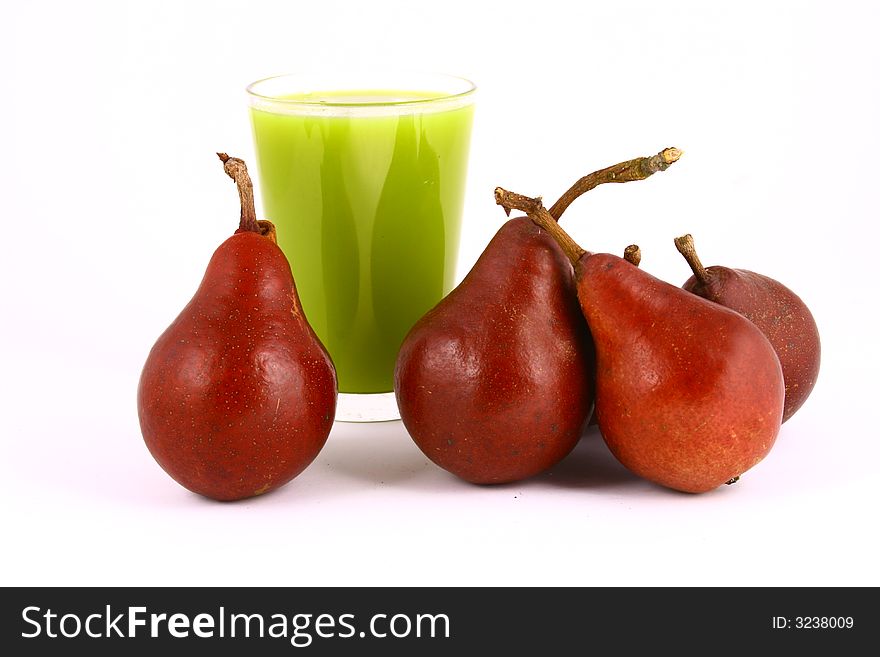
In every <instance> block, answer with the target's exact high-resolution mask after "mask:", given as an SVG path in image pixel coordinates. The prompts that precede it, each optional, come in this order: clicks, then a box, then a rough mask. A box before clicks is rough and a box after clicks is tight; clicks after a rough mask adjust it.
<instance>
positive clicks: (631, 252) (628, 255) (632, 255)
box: [623, 244, 642, 267]
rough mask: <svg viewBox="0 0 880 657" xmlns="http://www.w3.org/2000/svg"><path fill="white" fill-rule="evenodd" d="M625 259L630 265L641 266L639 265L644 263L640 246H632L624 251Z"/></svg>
mask: <svg viewBox="0 0 880 657" xmlns="http://www.w3.org/2000/svg"><path fill="white" fill-rule="evenodd" d="M623 259H624V260H626V261H627V262H628V263H630V264H632V265H635V266H636V267H638V266H639V263H640V262H641V261H642V250H641V249H640V248H639V245H638V244H630V245H629V246H628V247H626V248H625V249H624V250H623Z"/></svg>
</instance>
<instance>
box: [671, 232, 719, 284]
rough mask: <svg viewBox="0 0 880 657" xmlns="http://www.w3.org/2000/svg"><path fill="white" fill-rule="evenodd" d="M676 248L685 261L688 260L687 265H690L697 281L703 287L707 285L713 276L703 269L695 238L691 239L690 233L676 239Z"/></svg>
mask: <svg viewBox="0 0 880 657" xmlns="http://www.w3.org/2000/svg"><path fill="white" fill-rule="evenodd" d="M675 248H676V249H678V252H679V253H680V254H681V255H683V256H684V259H685V260H687V263H688V264H689V265H690V267H691V271H693V272H694V276H696V278H697V280H698V281H700V283H702V284H703V285H706V284H707V283H708V282H709V279H710V278H711V276H709V272H708V271H707V270H706V268H705V267H703V263H702V262H700V256H698V255H697V250H696V248H694V238H693V237H691V235H690V233H688V234H687V235H682V236H681V237H676V238H675Z"/></svg>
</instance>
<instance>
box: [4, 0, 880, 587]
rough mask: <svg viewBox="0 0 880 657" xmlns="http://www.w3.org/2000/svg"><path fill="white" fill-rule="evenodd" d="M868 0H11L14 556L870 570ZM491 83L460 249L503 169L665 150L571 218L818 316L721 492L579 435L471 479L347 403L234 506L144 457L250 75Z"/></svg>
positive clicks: (872, 412) (45, 561) (873, 317)
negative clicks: (685, 244) (757, 282)
mask: <svg viewBox="0 0 880 657" xmlns="http://www.w3.org/2000/svg"><path fill="white" fill-rule="evenodd" d="M874 7H875V5H874V4H873V3H869V2H864V3H861V2H834V3H816V4H813V3H808V2H792V3H788V2H756V3H744V2H730V3H704V2H674V1H671V2H641V1H636V0H628V1H627V2H623V3H614V2H601V3H597V2H589V3H587V2H583V3H578V2H570V1H567V2H550V1H544V2H529V3H521V2H505V3H480V2H474V1H473V0H471V1H468V2H458V1H452V0H444V1H443V2H430V3H413V2H378V1H374V2H351V3H346V2H331V1H329V0H321V1H317V0H315V1H312V2H245V1H243V0H238V1H237V2H204V3H196V2H187V3H183V2H177V1H174V2H159V1H155V0H154V1H151V2H142V3H134V2H113V3H111V2H107V3H102V4H99V3H95V2H86V1H81V2H75V3H62V2H57V3H47V2H27V3H24V2H20V3H16V4H15V5H14V6H6V7H5V9H4V12H3V14H4V17H3V20H2V22H0V62H2V64H0V66H2V68H0V70H2V74H3V80H2V102H0V187H2V198H3V204H2V219H3V236H2V238H0V281H2V306H0V307H2V321H0V357H2V361H0V372H2V380H0V409H2V413H0V436H2V447H0V454H2V466H3V467H2V473H3V474H2V477H0V496H2V500H3V501H2V509H0V526H2V534H3V540H2V547H0V550H2V558H0V582H2V583H3V584H117V585H123V584H124V585H134V584H187V585H188V584H218V585H221V584H259V585H272V584H279V585H280V584H284V585H300V584H314V585H329V584H408V585H422V584H425V585H427V584H477V585H484V584H554V585H555V584H610V585H619V584H723V585H737V584H768V585H778V584H845V585H855V584H872V585H878V584H880V577H878V565H877V564H878V561H877V558H876V555H877V552H878V549H880V545H878V540H877V502H878V493H877V484H876V480H877V471H878V460H880V442H878V431H877V422H876V417H877V415H876V408H877V392H878V390H877V388H878V386H877V376H878V370H880V358H878V346H877V337H876V336H877V322H878V311H877V303H876V301H877V287H876V283H875V280H874V279H875V273H876V265H875V264H874V242H875V241H876V240H877V237H878V228H877V224H878V219H880V216H878V209H877V193H876V190H877V177H878V165H877V153H878V152H880V139H878V130H877V118H878V116H880V103H878V99H880V93H878V79H880V78H878V70H880V67H878V63H880V49H878V46H877V38H876V36H877V27H878V24H880V13H878V10H877V9H875V8H874ZM355 64H357V65H360V66H366V67H371V66H389V65H391V66H398V67H399V66H405V67H407V68H411V69H420V70H429V71H444V72H451V73H456V74H459V75H463V76H466V77H469V78H471V79H473V80H475V81H476V82H477V84H478V85H479V87H480V96H479V100H478V102H479V106H478V114H477V119H476V124H475V132H474V140H473V147H472V152H471V169H470V174H469V181H468V197H467V205H466V218H465V230H464V238H463V245H462V251H461V259H460V267H459V276H463V275H464V273H465V272H466V271H467V269H468V268H469V267H470V265H471V264H472V263H473V261H474V260H475V259H476V257H477V256H478V254H479V253H480V251H481V250H482V248H483V246H484V245H485V243H486V242H487V241H488V239H489V238H490V237H491V235H492V234H493V233H494V231H495V230H496V229H497V228H498V226H499V225H500V224H501V222H502V220H503V215H502V213H501V211H500V210H499V209H498V208H497V207H496V206H495V205H494V201H493V197H492V190H493V188H494V187H495V186H496V185H499V184H500V185H504V186H507V187H508V188H511V189H514V190H518V191H521V192H525V193H529V194H544V195H545V196H546V197H547V198H548V199H551V198H555V196H556V195H557V194H559V193H560V192H561V191H562V190H563V189H564V188H566V187H567V186H568V185H569V184H570V183H571V182H572V181H573V180H574V179H575V178H577V177H579V176H580V175H582V174H584V173H587V172H588V171H591V170H593V169H596V168H600V167H603V166H606V165H609V164H612V163H614V162H618V161H620V160H623V159H628V158H631V157H635V156H637V155H647V154H651V153H654V152H656V151H658V150H660V149H661V148H662V147H665V146H669V145H675V146H679V147H681V148H683V149H684V150H685V151H686V153H685V156H684V158H683V159H682V160H681V162H679V163H678V164H677V165H676V166H675V167H674V168H673V169H671V170H669V171H667V172H666V173H663V174H659V175H657V176H655V177H654V178H652V179H651V180H649V181H647V182H643V183H635V184H632V185H627V186H626V187H623V186H610V187H609V186H606V187H604V188H600V189H598V190H596V191H594V192H592V193H591V194H590V195H589V197H585V198H583V199H581V201H579V202H578V204H577V205H575V206H573V207H572V208H571V210H570V211H569V212H570V215H568V216H567V217H566V219H565V220H564V224H565V226H566V227H567V228H568V229H569V230H570V231H571V233H572V234H573V235H574V236H575V237H576V238H577V239H578V241H580V242H581V244H582V245H583V246H585V247H586V248H588V249H590V250H611V251H613V252H620V251H621V249H622V248H623V247H624V246H625V245H627V244H629V243H631V242H638V243H639V244H640V245H641V247H642V250H643V254H644V259H643V264H642V266H643V268H645V269H646V270H648V271H651V272H652V273H654V274H656V275H658V276H660V277H662V278H665V279H666V280H669V281H671V282H674V283H676V284H680V283H682V282H683V281H684V280H685V279H686V278H687V276H688V273H689V272H688V270H687V267H686V264H685V263H684V261H683V260H681V258H680V257H679V255H678V254H677V252H676V251H675V249H674V247H673V244H672V238H673V237H674V236H676V235H679V234H681V233H683V232H688V231H689V232H693V233H694V235H695V239H696V241H697V246H698V248H699V250H700V252H701V254H702V256H703V260H704V262H705V263H706V264H727V265H730V266H738V267H744V268H748V269H753V270H756V271H760V272H763V273H766V274H769V275H771V276H774V277H776V278H778V279H780V280H782V281H783V282H785V283H786V284H788V285H789V286H790V287H792V288H793V289H794V290H795V291H797V292H798V293H800V294H801V296H802V297H803V298H804V299H805V300H806V301H807V303H808V304H809V305H810V307H811V308H812V310H813V312H814V314H815V316H816V319H817V321H818V323H819V326H820V329H821V333H822V338H823V365H822V372H821V375H820V378H819V383H818V386H817V388H816V390H815V392H814V394H813V396H812V398H811V399H810V400H809V402H808V403H807V405H806V406H805V407H804V408H803V409H802V410H801V411H800V412H799V413H798V414H797V415H796V416H795V418H794V419H792V420H791V421H790V422H788V423H787V424H786V425H785V426H784V427H783V429H782V432H781V434H780V437H779V440H778V442H777V446H776V447H775V449H774V450H773V452H772V453H771V454H770V455H769V456H768V458H767V459H766V460H765V461H764V462H763V463H761V464H760V465H759V466H758V467H756V468H755V469H754V470H753V471H750V472H749V473H748V474H747V475H746V476H744V477H743V479H742V481H741V482H740V483H739V484H737V485H736V486H732V487H723V488H722V489H720V490H717V491H715V492H713V493H710V494H705V495H701V496H688V495H682V494H677V493H673V492H670V491H666V490H663V489H661V488H658V487H655V486H653V485H650V484H648V483H645V482H641V481H638V480H636V479H634V478H633V477H632V476H630V475H629V474H628V473H627V472H626V471H625V470H623V469H622V467H621V466H619V465H618V464H617V463H616V462H615V461H614V460H613V458H612V457H611V456H610V455H609V454H608V453H607V450H606V449H605V447H604V444H603V443H602V441H601V439H600V438H599V437H598V435H596V434H595V433H593V434H591V435H589V436H588V437H587V438H586V439H585V440H584V441H583V442H582V443H581V445H580V446H579V447H578V448H577V449H576V451H575V452H574V453H573V454H572V455H571V456H570V457H569V458H568V459H567V460H565V461H564V462H563V463H562V464H560V465H559V466H558V467H556V468H555V469H554V470H553V471H552V472H551V473H548V474H545V475H542V476H539V477H537V478H536V479H534V480H532V481H527V482H522V483H520V484H516V485H508V486H501V487H494V488H489V487H474V486H471V485H468V484H465V483H462V482H460V481H457V480H455V479H454V478H452V477H451V476H450V475H448V474H446V473H445V472H444V471H442V470H440V469H438V468H436V467H435V466H433V465H432V464H430V463H429V462H427V461H426V459H425V458H424V457H423V456H422V454H421V453H420V452H419V451H418V449H417V448H416V447H415V445H414V444H413V443H412V442H411V440H410V439H409V438H408V437H407V434H406V432H405V431H404V429H403V427H402V426H401V425H400V423H385V424H376V425H360V426H352V425H339V424H337V425H336V426H335V428H334V430H333V433H332V434H331V436H330V439H329V441H328V443H327V446H326V448H325V449H324V451H323V452H322V453H321V454H320V456H319V457H318V459H317V461H316V462H315V463H314V464H313V465H312V466H311V467H310V468H309V469H308V470H307V471H306V472H305V473H304V474H303V475H301V476H300V477H299V478H297V479H296V480H294V481H293V482H292V483H291V484H289V485H288V486H286V487H284V488H283V489H281V490H280V491H278V492H276V493H274V494H271V495H267V496H265V497H263V498H259V499H254V500H250V501H245V502H241V503H235V504H218V503H213V502H210V501H207V500H204V499H201V498H199V497H197V496H195V495H192V494H190V493H188V492H187V491H185V490H184V489H182V488H180V487H179V486H178V485H177V484H176V483H174V482H173V481H172V480H170V479H169V478H168V477H167V476H166V475H165V473H164V472H162V470H161V469H160V468H159V467H158V466H157V465H156V464H155V462H154V461H153V459H152V458H151V457H150V455H149V453H148V452H147V450H146V448H145V447H144V444H143V441H142V439H141V437H140V432H139V428H138V423H137V416H136V409H135V390H136V385H137V380H138V376H139V374H140V369H141V367H142V365H143V361H144V359H145V357H146V355H147V352H148V351H149V348H150V346H151V345H152V343H153V342H154V340H155V339H156V337H158V335H159V334H160V333H161V331H162V330H164V328H165V327H166V326H167V325H168V324H169V323H170V321H171V320H172V319H173V318H174V317H175V316H176V314H177V313H178V311H179V310H180V309H181V308H182V307H183V305H184V304H185V303H186V302H187V301H188V299H189V298H190V296H191V294H192V292H193V291H194V290H195V288H196V286H197V285H198V283H199V281H200V279H201V275H202V273H203V271H204V267H205V264H206V263H207V261H208V258H209V257H210V255H211V253H212V252H213V250H214V248H216V246H217V245H218V244H219V243H220V242H221V241H222V240H223V239H225V238H226V237H227V236H228V235H229V234H230V233H231V232H232V230H233V228H234V226H235V224H236V222H237V217H238V201H237V197H236V194H235V190H234V187H233V186H232V185H231V183H230V181H229V179H228V178H226V176H225V175H223V173H222V171H221V168H220V167H219V165H218V162H217V160H216V157H215V155H214V152H215V151H217V150H226V151H228V152H229V153H232V154H237V155H240V156H242V157H244V158H246V159H249V160H251V161H252V160H253V148H252V144H251V135H250V126H249V123H248V117H247V112H246V106H245V96H244V91H243V90H244V87H245V85H246V84H247V83H249V82H251V81H252V80H255V79H257V78H260V77H264V76H267V75H271V74H275V73H282V72H289V71H297V70H308V69H314V68H320V67H327V66H352V65H355Z"/></svg>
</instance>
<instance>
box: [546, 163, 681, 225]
mask: <svg viewBox="0 0 880 657" xmlns="http://www.w3.org/2000/svg"><path fill="white" fill-rule="evenodd" d="M683 152H684V151H682V150H681V149H678V148H675V147H672V146H671V147H669V148H664V149H663V150H662V151H660V152H659V153H657V154H656V155H651V156H650V157H637V158H636V159H634V160H627V161H626V162H621V163H620V164H615V165H613V166H610V167H607V168H605V169H600V170H599V171H594V172H593V173H590V174H588V175H586V176H584V177H583V178H581V179H580V180H578V181H577V182H576V183H575V184H574V185H572V186H571V187H570V188H569V189H568V191H566V192H565V194H563V195H562V196H560V197H559V200H558V201H556V203H554V204H553V207H551V208H550V214H551V215H552V216H553V218H554V219H556V220H557V221H558V220H559V218H560V217H561V216H562V213H563V212H565V210H566V209H567V208H568V206H569V205H571V204H572V202H573V201H574V200H575V199H576V198H577V197H578V196H580V195H581V194H585V193H586V192H588V191H590V190H591V189H593V188H595V187H598V186H599V185H602V184H605V183H624V182H633V181H635V180H644V179H645V178H648V177H649V176H653V175H654V174H655V173H657V172H658V171H666V169H668V168H669V167H670V165H671V164H673V163H674V162H677V161H678V159H679V158H680V157H681V156H682V154H683Z"/></svg>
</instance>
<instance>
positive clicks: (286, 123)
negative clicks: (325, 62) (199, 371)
mask: <svg viewBox="0 0 880 657" xmlns="http://www.w3.org/2000/svg"><path fill="white" fill-rule="evenodd" d="M474 91H475V87H474V85H473V83H471V82H469V81H468V80H464V79H462V78H456V77H451V76H444V75H430V74H412V73H369V74H364V73H355V72H349V73H324V74H302V75H285V76H279V77H273V78H268V79H265V80H260V81H259V82H255V83H254V84H252V85H250V86H249V87H248V97H249V101H250V114H251V123H252V126H253V134H254V143H255V145H256V153H257V168H258V172H259V179H260V190H261V194H262V199H263V208H264V213H265V218H266V219H269V220H270V221H272V222H274V223H275V224H276V226H277V227H278V244H279V246H280V247H281V249H282V250H283V251H284V253H285V254H286V255H287V258H288V260H289V261H290V266H291V269H292V270H293V275H294V278H295V279H296V285H297V290H298V292H299V296H300V299H301V301H302V305H303V309H304V311H305V314H306V317H307V318H308V320H309V323H310V324H311V325H312V328H314V330H315V332H316V333H317V334H318V337H319V338H320V339H321V342H323V344H324V346H325V347H326V348H327V351H329V352H330V356H331V357H332V359H333V362H334V364H335V365H336V372H337V376H338V380H339V392H340V396H339V404H338V408H337V414H336V419H337V420H343V421H380V420H393V419H398V418H399V415H398V412H397V406H396V403H395V400H394V393H393V374H394V362H395V359H396V358H397V352H398V349H399V348H400V344H401V342H402V341H403V339H404V337H405V336H406V334H407V332H408V331H409V329H410V328H411V327H412V325H413V324H414V323H415V322H416V321H417V320H418V319H419V318H420V317H421V316H422V315H423V314H425V312H427V311H428V310H430V309H431V308H432V307H433V306H434V305H436V304H437V302H438V301H440V299H441V298H443V296H444V295H445V294H446V293H448V292H449V291H450V290H451V289H452V286H453V284H454V282H455V265H456V260H457V257H458V242H459V235H460V232H461V213H462V206H463V202H464V193H465V178H466V174H467V163H468V150H469V147H470V133H471V124H472V120H473V111H474V107H473V101H474Z"/></svg>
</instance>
